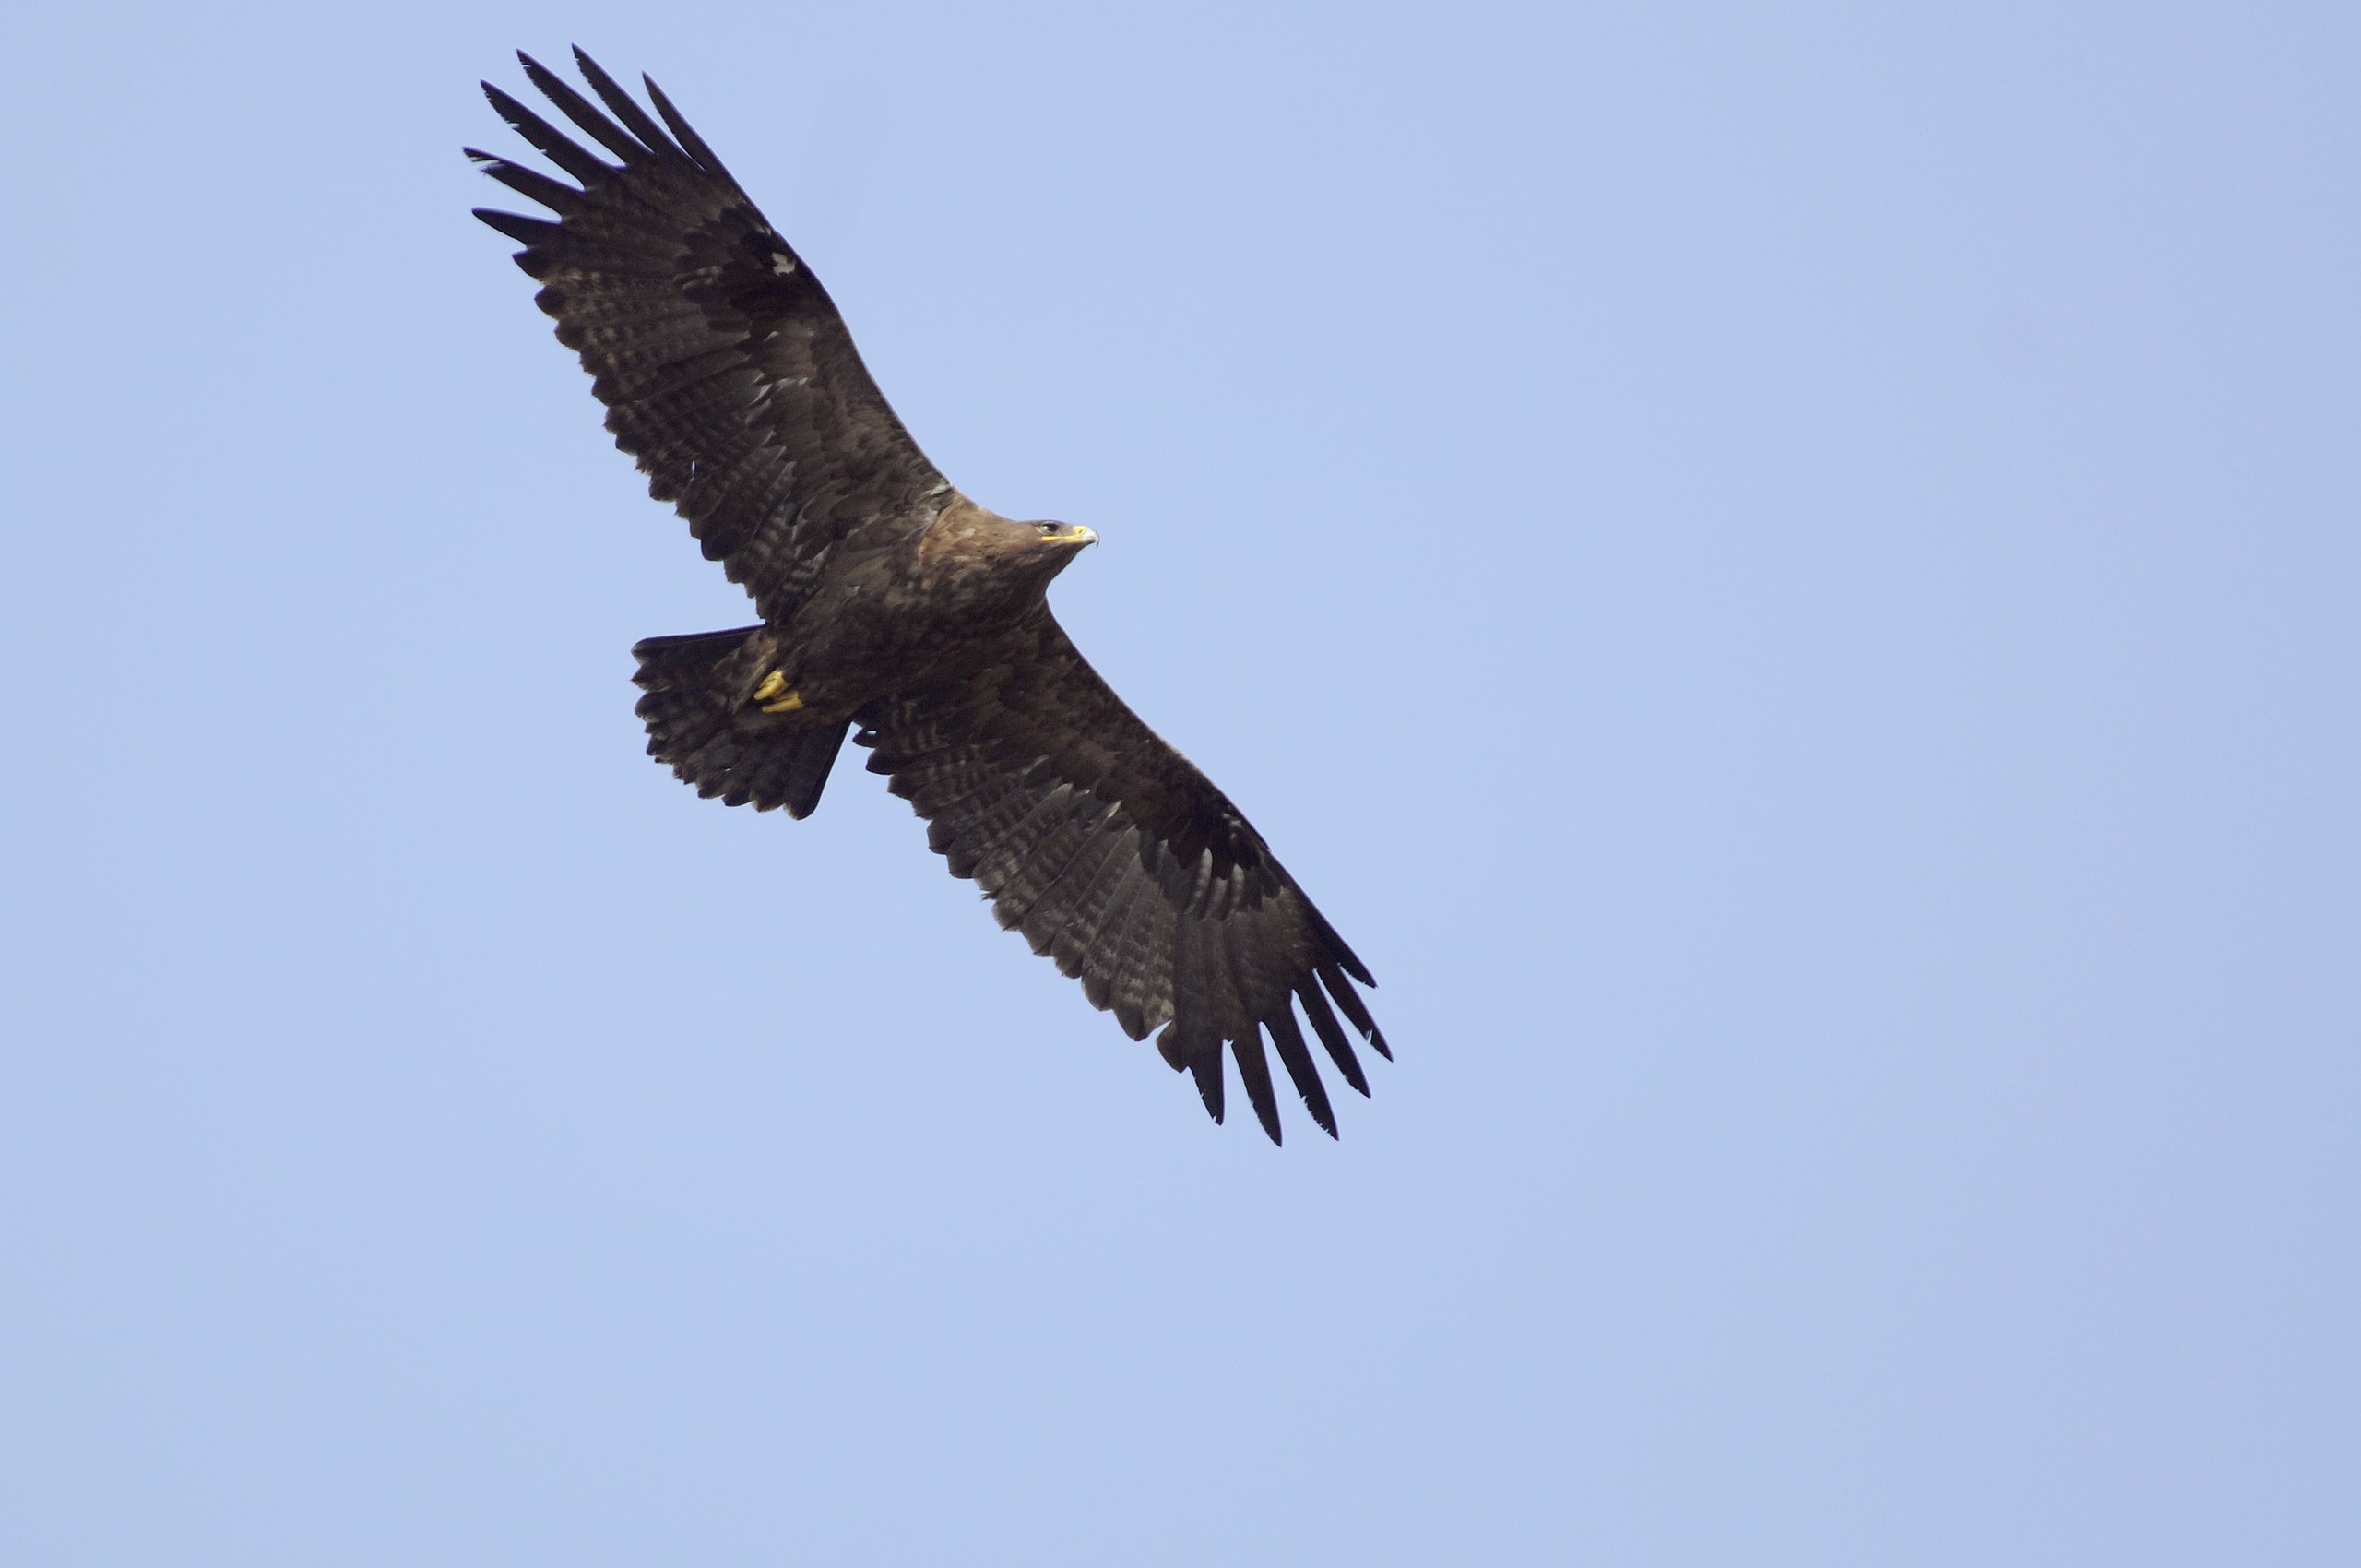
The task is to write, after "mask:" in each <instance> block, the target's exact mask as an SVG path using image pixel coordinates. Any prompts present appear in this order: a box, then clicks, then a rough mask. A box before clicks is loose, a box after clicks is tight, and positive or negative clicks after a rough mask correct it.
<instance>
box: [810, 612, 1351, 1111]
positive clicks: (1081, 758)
mask: <svg viewBox="0 0 2361 1568" xmlns="http://www.w3.org/2000/svg"><path fill="white" fill-rule="evenodd" d="M860 721H861V724H862V726H863V728H862V730H861V731H860V734H859V735H858V736H857V737H856V739H858V740H859V741H860V743H861V744H862V745H864V746H869V747H871V748H872V749H873V750H874V751H875V753H876V754H875V755H874V756H872V757H871V758H870V761H869V768H870V771H871V772H872V773H883V774H886V775H888V776H889V777H890V779H891V784H890V788H891V789H892V790H893V791H894V792H895V793H896V794H897V795H900V796H902V797H903V798H904V799H906V800H908V802H910V803H911V804H912V805H914V806H915V807H917V808H918V812H919V815H920V816H923V817H925V818H926V819H927V820H928V823H929V826H928V829H927V839H928V842H929V843H931V845H932V846H933V847H934V849H936V850H938V851H939V852H941V853H942V854H943V856H944V857H945V858H946V859H948V860H949V861H950V862H951V870H952V873H953V874H954V875H957V876H966V877H973V878H974V879H975V880H976V882H977V883H978V885H980V886H981V887H982V888H983V890H984V892H985V894H986V895H987V896H989V897H991V900H992V912H993V913H994V915H996V916H997V917H998V918H999V920H1000V923H1001V924H1002V925H1003V926H1005V927H1009V928H1011V929H1013V930H1017V931H1021V932H1024V933H1025V937H1026V941H1028V942H1030V943H1031V944H1033V951H1034V952H1036V953H1039V954H1044V955H1046V956H1049V957H1050V958H1053V959H1055V960H1056V962H1057V966H1058V968H1060V969H1061V970H1062V971H1064V972H1065V973H1066V974H1068V975H1071V976H1073V977H1074V978H1075V979H1077V980H1081V981H1082V988H1083V990H1084V992H1086V993H1087V994H1088V996H1089V997H1090V1000H1091V1001H1092V1003H1094V1004H1097V1006H1100V1007H1104V1008H1108V1009H1110V1010H1111V1011H1112V1012H1113V1013H1114V1015H1115V1016H1116V1018H1117V1019H1118V1020H1119V1021H1120V1022H1121V1024H1122V1026H1123V1028H1124V1030H1125V1032H1127V1033H1128V1034H1130V1035H1131V1037H1132V1038H1133V1039H1145V1038H1146V1037H1147V1034H1148V1031H1149V1030H1151V1029H1154V1028H1157V1027H1159V1026H1161V1027H1162V1028H1163V1030H1164V1032H1163V1034H1162V1035H1160V1036H1158V1037H1157V1049H1158V1050H1160V1051H1162V1052H1163V1053H1164V1058H1165V1060H1166V1061H1167V1062H1169V1063H1171V1064H1172V1066H1173V1067H1174V1068H1176V1069H1178V1068H1181V1067H1186V1068H1188V1069H1189V1070H1190V1072H1191V1073H1192V1075H1194V1076H1195V1079H1196V1083H1197V1089H1198V1092H1199V1093H1200V1094H1202V1095H1203V1096H1204V1101H1205V1109H1206V1110H1207V1111H1210V1112H1212V1114H1213V1118H1214V1120H1215V1121H1216V1122H1218V1121H1220V1120H1221V1118H1222V1047H1223V1045H1224V1044H1225V1043H1227V1044H1228V1046H1229V1048H1230V1051H1231V1053H1232V1054H1233V1055H1234V1056H1235V1057H1236V1058H1237V1062H1238V1075H1239V1077H1240V1080H1241V1081H1242V1082H1243V1083H1244V1084H1245V1086H1246V1093H1247V1097H1248V1098H1249V1099H1251V1100H1252V1102H1253V1105H1254V1114H1255V1115H1256V1116H1257V1117H1258V1118H1259V1119H1260V1120H1261V1122H1262V1123H1263V1130H1264V1132H1266V1133H1268V1134H1270V1135H1271V1140H1272V1141H1273V1142H1274V1143H1276V1142H1277V1141H1278V1138H1279V1115H1278V1106H1277V1103H1276V1101H1275V1097H1274V1096H1273V1094H1272V1089H1271V1069H1270V1066H1269V1063H1268V1062H1267V1061H1266V1059H1265V1058H1264V1053H1263V1040H1264V1037H1265V1036H1267V1037H1268V1038H1269V1039H1270V1042H1271V1044H1272V1046H1273V1047H1274V1048H1275V1050H1276V1051H1278V1053H1279V1061H1280V1063H1282V1064H1283V1065H1284V1066H1285V1067H1286V1068H1287V1075H1288V1077H1289V1078H1291V1079H1293V1080H1294V1083H1295V1087H1296V1090H1297V1092H1298V1093H1299V1094H1300V1095H1302V1097H1303V1102H1304V1105H1305V1107H1306V1108H1307V1109H1308V1110H1310V1111H1311V1117H1312V1120H1313V1121H1315V1122H1317V1123H1320V1125H1321V1126H1322V1127H1323V1129H1324V1130H1326V1132H1327V1133H1328V1134H1329V1135H1330V1136H1331V1137H1334V1136H1335V1133H1336V1118H1335V1112H1334V1111H1332V1110H1331V1109H1330V1106H1329V1103H1328V1094H1327V1090H1326V1089H1325V1088H1324V1087H1323V1086H1322V1084H1321V1079H1320V1073H1319V1069H1318V1068H1317V1067H1316V1066H1314V1065H1313V1063H1312V1059H1311V1051H1309V1050H1308V1049H1306V1046H1305V1041H1304V1032H1303V1029H1302V1028H1301V1027H1300V1026H1299V1024H1298V1023H1297V1020H1296V1016H1295V1011H1294V1007H1295V1006H1300V1007H1301V1008H1302V1010H1303V1016H1304V1018H1305V1019H1307V1020H1308V1021H1309V1022H1310V1023H1311V1028H1312V1032H1313V1033H1315V1034H1317V1035H1318V1036H1319V1037H1320V1039H1321V1041H1322V1043H1323V1045H1325V1046H1326V1047H1327V1050H1328V1053H1329V1055H1330V1056H1331V1057H1333V1058H1334V1059H1335V1063H1336V1068H1337V1071H1339V1072H1340V1073H1342V1074H1343V1075H1344V1076H1345V1081H1346V1082H1347V1083H1348V1084H1350V1085H1352V1086H1353V1087H1355V1088H1356V1089H1358V1090H1359V1091H1360V1092H1361V1093H1363V1094H1367V1093H1369V1080H1368V1078H1367V1077H1366V1076H1364V1075H1363V1074H1362V1072H1361V1066H1360V1062H1359V1060H1358V1058H1357V1057H1356V1056H1355V1055H1354V1053H1353V1047H1352V1042H1351V1040H1350V1039H1349V1037H1348V1036H1347V1034H1346V1032H1345V1029H1344V1027H1343V1026H1342V1025H1340V1024H1339V1023H1338V1022H1337V1019H1336V1010H1337V1009H1342V1011H1343V1012H1344V1015H1345V1016H1346V1018H1347V1019H1348V1020H1350V1022H1351V1023H1352V1025H1353V1027H1354V1028H1357V1029H1358V1031H1359V1032H1360V1034H1361V1035H1362V1036H1363V1037H1364V1038H1365V1039H1368V1041H1369V1042H1370V1044H1371V1045H1373V1046H1375V1047H1376V1048H1377V1050H1378V1051H1379V1052H1380V1053H1381V1054H1383V1055H1387V1056H1391V1055H1392V1054H1393V1053H1392V1052H1391V1051H1387V1050H1386V1048H1385V1039H1384V1037H1383V1036H1382V1035H1381V1034H1379V1033H1378V1030H1377V1026H1376V1025H1375V1024H1373V1023H1372V1022H1370V1016H1369V1009H1368V1007H1367V1006H1366V1005H1364V1004H1363V1003H1362V1001H1361V998H1360V996H1359V994H1358V992H1355V991H1354V989H1353V987H1352V983H1351V981H1352V980H1358V981H1360V982H1361V983H1362V984H1363V985H1374V984H1375V983H1376V982H1375V981H1374V980H1371V979H1370V973H1369V970H1368V968H1366V967H1364V966H1363V965H1362V963H1361V961H1360V960H1359V959H1358V958H1357V957H1355V956H1353V951H1352V949H1351V948H1349V947H1347V946H1346V945H1345V943H1344V940H1343V939H1342V938H1341V937H1339V936H1338V935H1337V934H1336V933H1335V931H1334V930H1333V929H1331V927H1330V926H1329V924H1328V922H1327V921H1325V920H1323V919H1322V918H1321V914H1320V911H1319V910H1318V909H1314V908H1312V905H1311V899H1309V898H1307V897H1304V894H1303V889H1302V888H1300V887H1299V886H1297V885H1296V883H1295V879H1294V878H1293V877H1290V876H1289V875H1288V874H1287V870H1286V868H1285V867H1283V866H1281V865H1280V864H1279V862H1278V861H1276V860H1275V858H1273V856H1272V854H1271V850H1270V847H1269V846H1268V845H1266V844H1264V842H1263V838H1262V835H1260V834H1258V833H1256V832H1255V831H1254V829H1253V827H1252V826H1251V825H1250V824H1249V823H1248V822H1247V820H1246V818H1245V817H1244V816H1242V815H1240V814H1239V810H1238V808H1237V807H1236V806H1234V805H1232V804H1230V802H1229V800H1228V797H1227V796H1225V795H1224V794H1223V793H1222V792H1221V791H1220V790H1216V789H1215V788H1214V786H1213V783H1212V781H1211V780H1210V779H1208V778H1206V777H1205V776H1204V774H1202V773H1200V772H1198V771H1197V769H1196V767H1195V766H1193V765H1192V764H1191V763H1190V761H1189V759H1188V758H1186V757H1184V756H1182V755H1181V754H1180V753H1179V752H1177V751H1174V750H1173V749H1172V748H1171V747H1170V746H1169V745H1168V744H1166V743H1165V742H1164V741H1163V740H1162V739H1161V738H1160V737H1158V736H1157V733H1156V732H1155V731H1152V730H1150V729H1149V728H1148V727H1147V726H1146V725H1145V724H1144V723H1142V722H1141V721H1140V719H1139V717H1138V716H1137V715H1136V714H1134V713H1133V712H1132V710H1131V709H1130V708H1129V707H1125V706H1124V705H1123V701H1122V699H1121V698H1120V697H1118V696H1117V695H1115V694H1114V692H1113V691H1112V690H1111V689H1110V688H1109V686H1108V684H1107V683H1106V682H1105V681H1103V680H1101V679H1099V676H1098V672H1097V671H1095V670H1093V669H1091V667H1090V666H1089V664H1088V663H1086V661H1085V660H1084V659H1083V657H1082V655H1081V654H1080V653H1079V652H1077V651H1076V650H1075V648H1074V644H1073V643H1072V642H1071V641H1069V640H1068V639H1067V637H1066V635H1065V633H1064V632H1063V631H1062V630H1060V629H1059V627H1058V624H1057V623H1056V622H1055V621H1053V620H1051V619H1050V618H1049V616H1048V615H1047V613H1046V612H1045V613H1044V615H1043V617H1042V620H1041V623H1040V624H1039V625H1038V627H1036V628H1033V629H1029V630H1027V631H1026V632H1025V633H1024V634H1023V635H1022V636H1019V637H1017V638H1015V639H1013V640H1012V642H1011V643H1010V645H1009V647H1008V649H1007V651H1006V653H1005V656H1004V657H1003V658H1002V659H999V660H997V661H995V662H993V663H991V665H989V666H987V667H986V668H985V669H983V670H982V671H979V673H978V674H977V675H976V676H975V677H974V679H973V680H971V681H969V682H968V683H966V684H963V685H959V686H956V687H946V688H943V689H941V690H936V691H929V692H920V693H915V694H911V695H903V696H896V697H893V698H889V699H887V700H885V701H883V702H880V703H877V704H874V705H872V707H870V708H868V709H866V710H864V711H863V713H862V714H861V716H860ZM1348 976H1349V977H1350V979H1349V980H1348V979H1347V977H1348ZM1332 1000H1333V1001H1334V1003H1335V1007H1333V1008H1332V1007H1331V1005H1330V1003H1331V1001H1332ZM1291 1003H1292V1004H1293V1005H1291Z"/></svg>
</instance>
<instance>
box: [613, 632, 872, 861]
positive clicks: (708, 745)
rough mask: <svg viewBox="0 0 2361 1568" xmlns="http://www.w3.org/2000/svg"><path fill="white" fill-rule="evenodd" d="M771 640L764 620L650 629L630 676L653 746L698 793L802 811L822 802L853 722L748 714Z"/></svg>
mask: <svg viewBox="0 0 2361 1568" xmlns="http://www.w3.org/2000/svg"><path fill="white" fill-rule="evenodd" d="M769 642H770V638H769V636H768V628H767V627H764V626H741V627H738V628H737V629H736V630H734V631H728V632H699V633H697V634H695V635H694V636H681V637H649V638H648V639H647V641H645V642H642V643H640V644H638V645H637V646H635V647H633V649H632V650H631V651H632V657H633V658H634V659H637V660H639V671H638V672H637V673H636V674H635V675H634V676H633V677H632V679H633V681H634V682H635V683H637V684H638V685H639V686H640V687H641V689H642V690H644V691H645V692H646V693H647V695H645V696H643V697H641V698H640V699H639V707H638V709H637V711H638V714H639V717H640V719H641V720H642V721H643V722H644V723H646V724H647V754H648V755H649V756H652V757H654V758H655V759H656V760H657V761H658V762H660V763H663V764H665V765H667V766H670V768H671V770H672V772H673V774H674V775H675V776H676V777H678V778H680V779H681V780H682V782H683V783H688V784H694V785H695V786H696V791H697V793H698V794H700V795H703V796H705V797H706V798H707V799H708V800H709V799H711V798H713V797H715V796H717V795H718V796H719V797H720V798H721V801H722V802H723V803H724V804H726V805H732V806H743V805H752V806H753V808H754V809H755V810H756V811H769V810H770V809H772V808H773V807H774V806H785V807H786V808H787V814H788V815H789V816H793V817H806V816H810V815H811V814H812V811H813V807H815V806H817V805H818V804H819V803H820V791H821V790H822V789H824V788H825V787H826V785H827V782H828V770H829V769H830V768H832V767H834V766H836V753H837V751H838V750H839V749H840V748H841V747H842V746H843V745H844V739H845V731H847V730H848V729H850V728H851V724H850V721H849V720H848V721H846V722H844V723H840V724H832V725H823V726H821V727H820V728H817V729H801V730H800V729H794V728H790V727H789V726H786V725H779V724H771V723H766V722H764V721H763V719H761V717H760V714H759V710H754V711H753V712H752V713H750V711H749V708H748V705H747V701H746V695H747V693H748V692H749V691H750V690H751V689H752V688H753V681H754V678H755V673H756V671H755V665H756V664H757V663H758V662H759V661H761V660H762V659H765V657H766V656H767V654H768V652H769V648H768V647H767V645H768V644H769ZM757 645H762V646H757Z"/></svg>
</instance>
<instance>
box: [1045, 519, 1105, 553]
mask: <svg viewBox="0 0 2361 1568" xmlns="http://www.w3.org/2000/svg"><path fill="white" fill-rule="evenodd" d="M1050 537H1051V538H1052V539H1054V540H1056V541H1057V542H1058V543H1060V544H1071V545H1074V547H1075V548H1077V549H1079V548H1080V547H1082V546H1083V545H1086V544H1097V542H1098V536H1097V534H1096V533H1094V532H1092V531H1091V530H1090V529H1086V528H1084V527H1083V526H1082V525H1081V524H1080V523H1076V524H1074V526H1073V527H1072V528H1070V529H1066V531H1065V532H1063V533H1061V534H1053V535H1051V536H1050Z"/></svg>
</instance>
